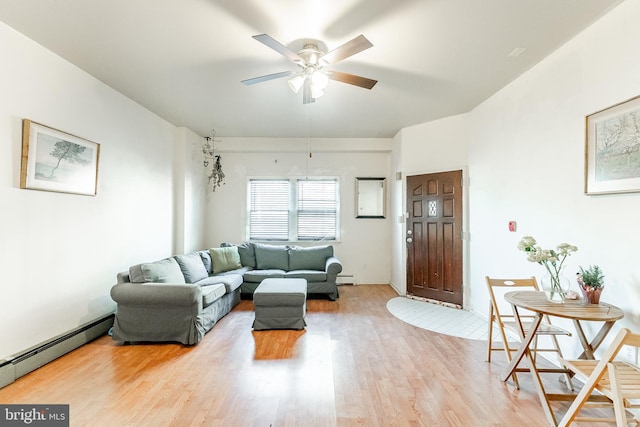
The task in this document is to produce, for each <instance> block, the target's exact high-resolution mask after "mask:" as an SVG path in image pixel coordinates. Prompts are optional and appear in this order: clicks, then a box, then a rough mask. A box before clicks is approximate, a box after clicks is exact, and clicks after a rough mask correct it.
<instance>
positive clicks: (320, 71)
mask: <svg viewBox="0 0 640 427" xmlns="http://www.w3.org/2000/svg"><path fill="white" fill-rule="evenodd" d="M253 38H254V39H256V40H258V41H259V42H261V43H263V44H264V45H266V46H267V47H270V48H271V49H273V50H275V51H276V52H278V53H279V54H281V55H283V56H284V57H285V58H287V59H288V60H290V61H291V62H293V63H294V64H296V65H297V66H298V71H282V72H280V73H274V74H268V75H265V76H260V77H254V78H252V79H247V80H242V83H244V84H245V85H252V84H256V83H261V82H265V81H268V80H273V79H279V78H282V77H288V76H292V77H291V78H290V79H289V87H290V88H291V90H292V91H293V92H294V93H298V92H299V91H300V88H303V92H302V93H303V96H302V103H303V104H309V103H311V102H315V100H316V98H319V97H321V96H322V95H324V88H325V87H327V84H328V82H329V79H331V80H336V81H339V82H343V83H347V84H350V85H354V86H359V87H362V88H365V89H371V88H372V87H373V86H375V84H376V83H378V81H377V80H372V79H368V78H366V77H362V76H357V75H355V74H349V73H343V72H340V71H334V70H327V67H328V66H330V65H334V64H336V63H338V62H340V61H342V60H343V59H346V58H348V57H350V56H352V55H355V54H356V53H359V52H362V51H363V50H365V49H369V48H370V47H372V46H373V44H372V43H371V42H370V41H369V40H367V38H366V37H365V36H363V35H362V34H361V35H359V36H358V37H356V38H354V39H353V40H351V41H348V42H347V43H345V44H343V45H341V46H339V47H337V48H335V49H333V50H332V51H330V52H323V51H322V50H320V48H319V47H318V43H317V42H311V41H310V42H308V43H306V44H305V45H304V47H303V48H302V50H301V51H299V52H298V53H295V52H294V51H292V50H291V49H289V48H288V47H286V46H285V45H283V44H282V43H280V42H279V41H277V40H276V39H274V38H273V37H271V36H270V35H268V34H259V35H257V36H253Z"/></svg>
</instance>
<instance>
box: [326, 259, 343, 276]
mask: <svg viewBox="0 0 640 427" xmlns="http://www.w3.org/2000/svg"><path fill="white" fill-rule="evenodd" d="M324 271H325V272H326V273H327V282H335V281H336V277H337V276H338V274H340V272H342V264H341V263H340V260H339V259H338V258H336V257H334V256H332V257H329V258H327V262H326V264H325V267H324Z"/></svg>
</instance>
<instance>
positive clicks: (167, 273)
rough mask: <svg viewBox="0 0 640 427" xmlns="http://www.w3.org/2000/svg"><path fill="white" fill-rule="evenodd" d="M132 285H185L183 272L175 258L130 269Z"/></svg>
mask: <svg viewBox="0 0 640 427" xmlns="http://www.w3.org/2000/svg"><path fill="white" fill-rule="evenodd" d="M129 280H131V282H132V283H148V282H154V283H180V284H182V283H185V281H184V276H183V275H182V270H180V266H179V265H178V262H177V261H176V260H175V259H173V258H166V259H162V260H160V261H155V262H150V263H144V264H138V265H134V266H132V267H130V268H129Z"/></svg>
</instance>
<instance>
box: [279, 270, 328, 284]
mask: <svg viewBox="0 0 640 427" xmlns="http://www.w3.org/2000/svg"><path fill="white" fill-rule="evenodd" d="M284 277H285V278H287V279H306V280H307V282H326V281H327V273H325V272H324V271H317V270H293V271H288V272H286V273H285V275H284Z"/></svg>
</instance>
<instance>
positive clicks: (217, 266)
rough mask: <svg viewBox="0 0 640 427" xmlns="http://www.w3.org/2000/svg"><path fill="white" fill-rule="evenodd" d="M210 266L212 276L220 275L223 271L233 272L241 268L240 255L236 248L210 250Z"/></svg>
mask: <svg viewBox="0 0 640 427" xmlns="http://www.w3.org/2000/svg"><path fill="white" fill-rule="evenodd" d="M209 253H210V254H211V264H212V269H213V274H216V273H222V272H224V271H229V270H235V269H236V268H240V267H242V264H240V255H239V254H238V248H237V247H236V246H230V247H226V248H211V249H209Z"/></svg>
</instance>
